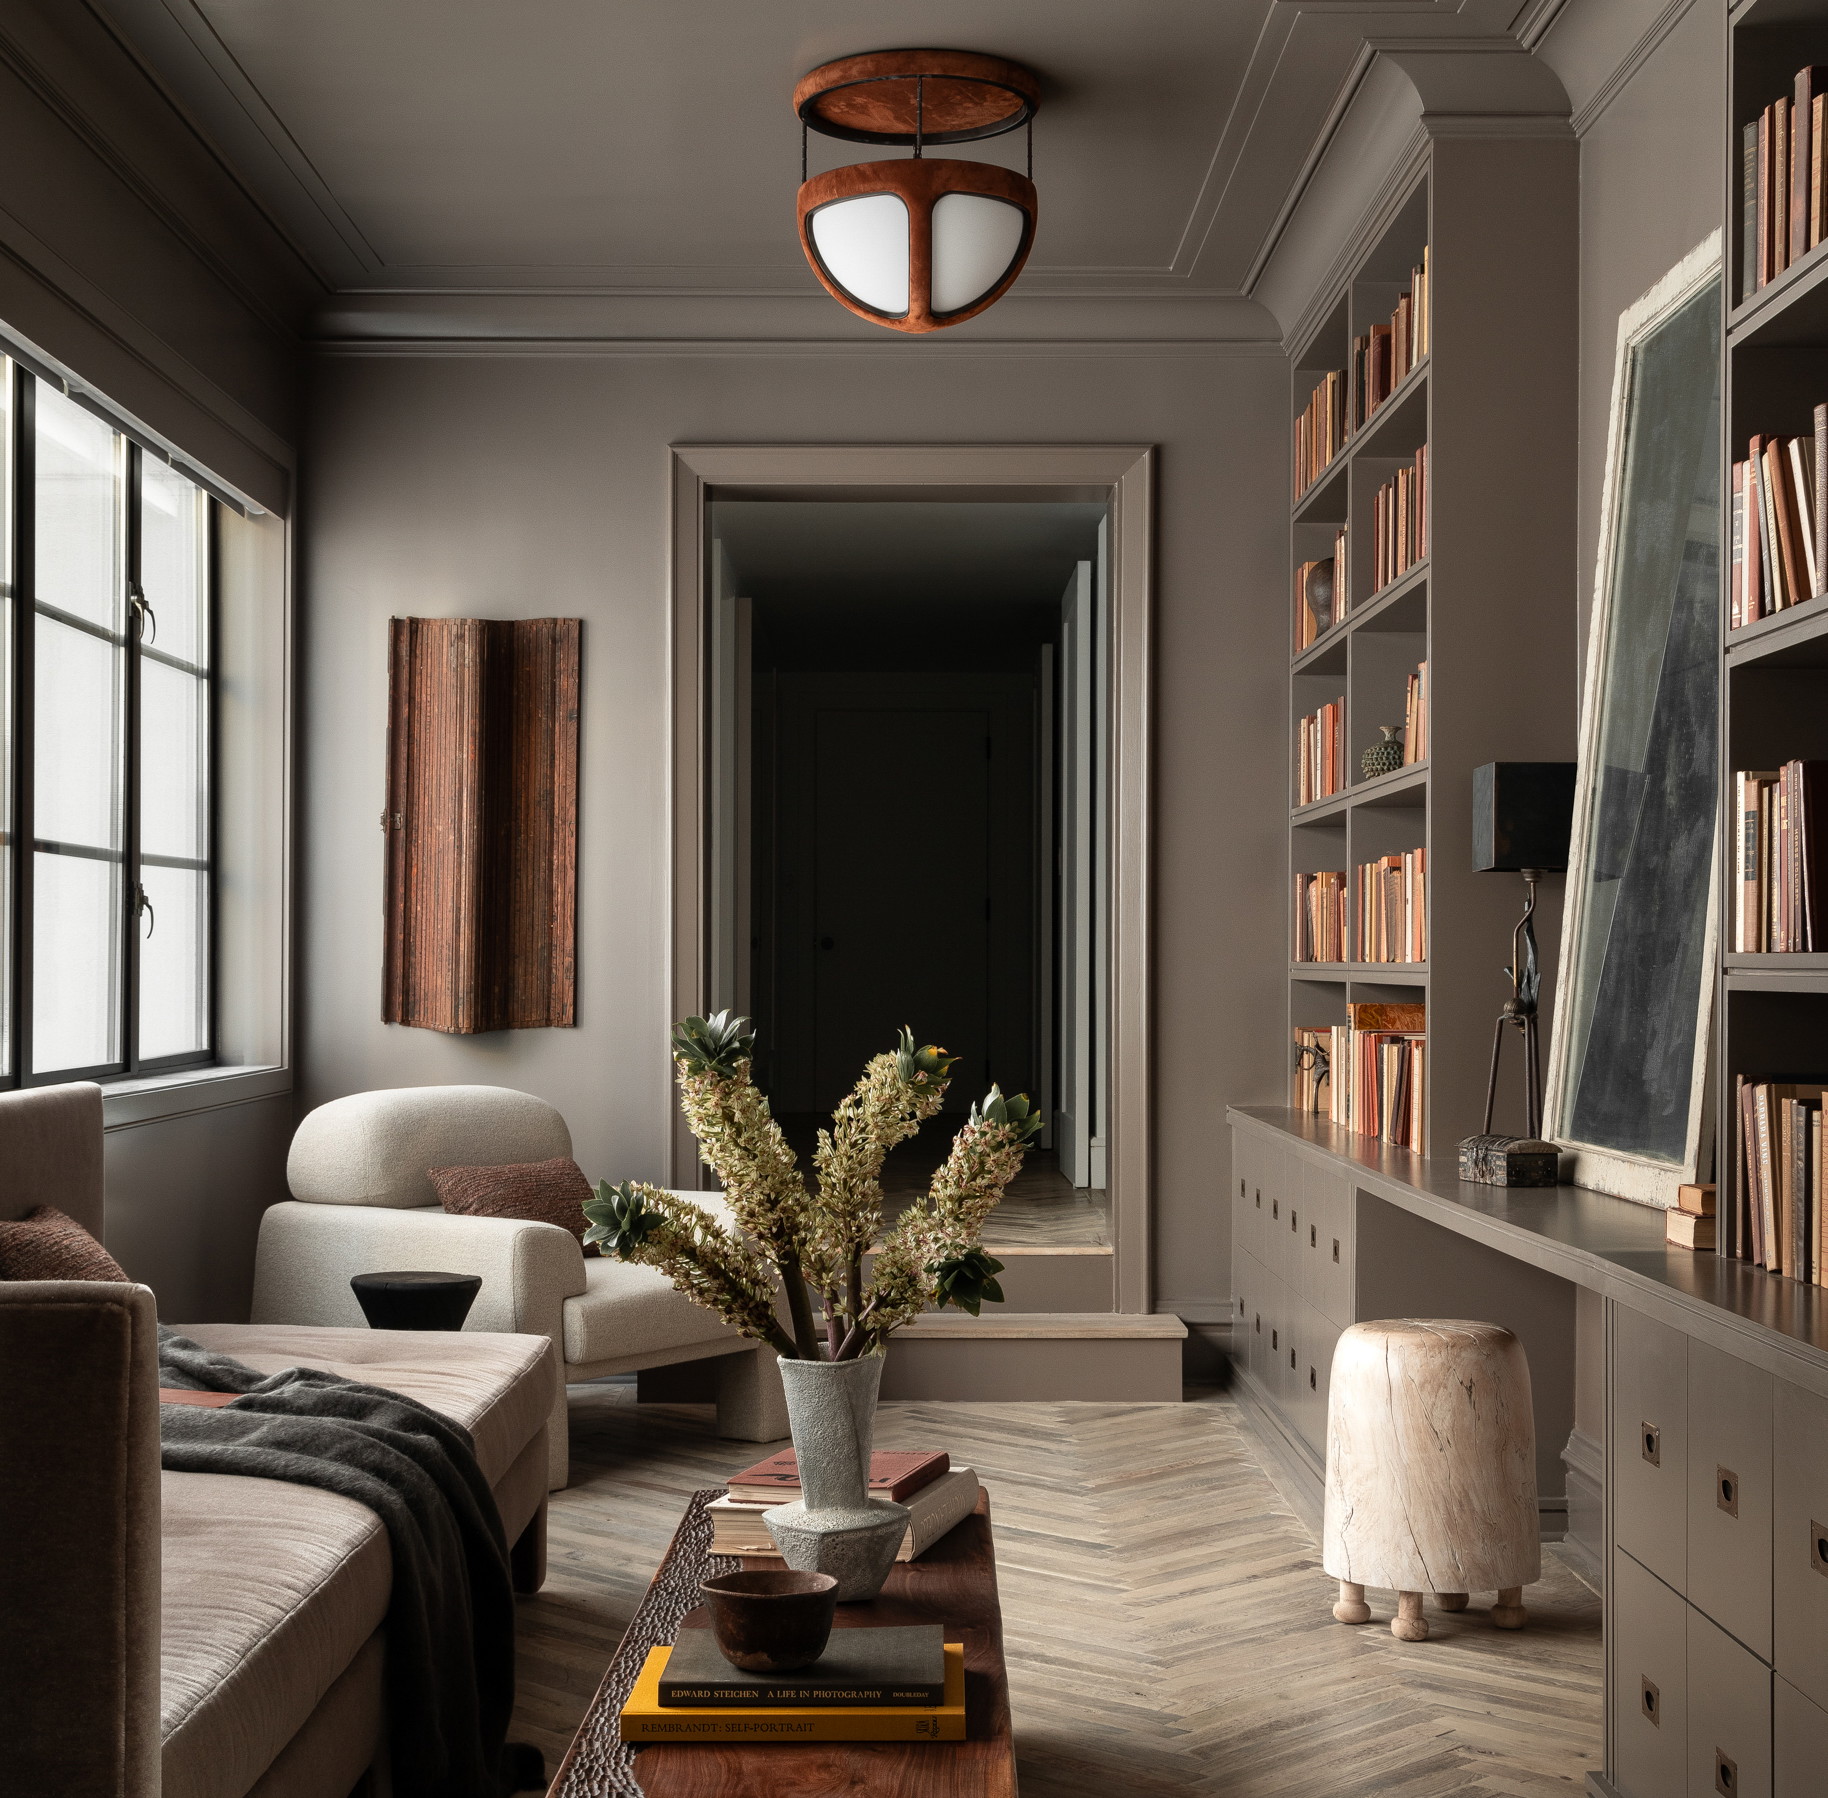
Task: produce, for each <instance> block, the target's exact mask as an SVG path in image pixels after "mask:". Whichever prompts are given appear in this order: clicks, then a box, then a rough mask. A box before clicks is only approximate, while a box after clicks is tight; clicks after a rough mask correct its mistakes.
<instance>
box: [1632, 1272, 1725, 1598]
mask: <svg viewBox="0 0 1828 1798" xmlns="http://www.w3.org/2000/svg"><path fill="white" fill-rule="evenodd" d="M1611 1388H1612V1478H1613V1484H1614V1487H1615V1498H1614V1502H1613V1516H1614V1519H1615V1523H1614V1528H1615V1531H1616V1536H1617V1541H1618V1545H1619V1547H1620V1548H1622V1549H1624V1550H1625V1551H1626V1553H1628V1554H1630V1555H1632V1556H1634V1557H1635V1558H1636V1559H1637V1560H1638V1561H1639V1562H1641V1563H1642V1564H1643V1565H1644V1566H1646V1567H1648V1568H1649V1569H1650V1571H1651V1572H1652V1573H1655V1574H1657V1575H1659V1576H1660V1577H1661V1578H1662V1579H1664V1580H1665V1581H1667V1582H1668V1583H1669V1584H1670V1585H1671V1586H1674V1587H1676V1588H1677V1589H1678V1590H1680V1589H1681V1588H1682V1586H1683V1583H1684V1581H1685V1580H1686V1579H1687V1577H1688V1491H1687V1479H1688V1338H1687V1337H1686V1336H1684V1335H1683V1334H1682V1333H1681V1332H1680V1331H1678V1330H1672V1329H1669V1328H1667V1327H1666V1326H1664V1325H1663V1324H1660V1323H1655V1322H1653V1321H1652V1320H1651V1319H1650V1318H1648V1317H1644V1316H1642V1315H1641V1314H1640V1313H1638V1312H1636V1311H1632V1310H1630V1309H1628V1308H1627V1307H1626V1306H1624V1305H1620V1304H1616V1303H1615V1304H1614V1305H1613V1306H1612V1380H1611ZM1709 1472H1710V1474H1711V1472H1712V1469H1711V1468H1710V1469H1709Z"/></svg>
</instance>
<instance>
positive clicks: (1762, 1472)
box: [1684, 1340, 1776, 1661]
mask: <svg viewBox="0 0 1828 1798" xmlns="http://www.w3.org/2000/svg"><path fill="white" fill-rule="evenodd" d="M1775 1383H1776V1382H1775V1381H1774V1380H1773V1379H1772V1378H1771V1376H1770V1375H1769V1374H1768V1373H1766V1372H1765V1371H1764V1370H1763V1369H1762V1368H1757V1367H1753V1366H1752V1365H1751V1364H1750V1363H1749V1362H1746V1361H1741V1360H1738V1359H1737V1358H1735V1357H1734V1356H1732V1355H1725V1354H1722V1353H1721V1352H1720V1351H1719V1350H1718V1349H1714V1348H1709V1347H1708V1346H1707V1344H1706V1343H1703V1342H1696V1341H1693V1340H1691V1341H1690V1342H1689V1345H1688V1582H1687V1585H1686V1586H1685V1587H1684V1592H1685V1594H1686V1596H1687V1598H1688V1601H1689V1603H1690V1604H1692V1605H1694V1606H1696V1607H1697V1608H1698V1609H1700V1610H1702V1611H1705V1612H1706V1613H1707V1615H1708V1616H1710V1617H1711V1618H1713V1620H1714V1621H1715V1622H1716V1623H1718V1624H1719V1625H1721V1627H1722V1628H1723V1629H1725V1630H1726V1631H1727V1632H1728V1633H1729V1634H1731V1635H1734V1636H1737V1637H1738V1638H1739V1640H1740V1641H1741V1642H1743V1643H1744V1644H1745V1645H1746V1647H1748V1648H1749V1649H1751V1650H1752V1652H1753V1653H1754V1654H1756V1655H1757V1656H1758V1657H1759V1658H1760V1659H1761V1660H1765V1661H1769V1660H1770V1658H1771V1399H1772V1392H1771V1389H1772V1387H1773V1386H1774V1385H1775Z"/></svg>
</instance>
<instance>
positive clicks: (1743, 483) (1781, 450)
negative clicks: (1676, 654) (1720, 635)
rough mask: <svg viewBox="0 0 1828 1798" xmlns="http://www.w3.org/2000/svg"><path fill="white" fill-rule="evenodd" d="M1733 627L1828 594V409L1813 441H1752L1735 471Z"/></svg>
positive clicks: (1818, 419)
mask: <svg viewBox="0 0 1828 1798" xmlns="http://www.w3.org/2000/svg"><path fill="white" fill-rule="evenodd" d="M1731 529H1732V545H1731V550H1730V553H1731V558H1732V559H1731V563H1730V570H1731V572H1730V576H1729V580H1728V585H1727V622H1728V625H1729V626H1730V628H1731V629H1733V630H1738V629H1740V628H1741V627H1742V626H1744V625H1748V624H1752V623H1754V622H1755V621H1756V620H1758V619H1760V618H1768V617H1770V616H1771V614H1772V613H1773V612H1781V611H1783V610H1784V608H1785V607H1786V606H1798V605H1801V604H1802V603H1803V601H1804V600H1806V599H1813V598H1815V597H1816V595H1817V594H1819V593H1821V592H1822V591H1823V590H1824V588H1828V406H1817V407H1816V409H1815V434H1814V436H1812V437H1754V438H1752V439H1751V440H1750V442H1749V443H1748V444H1747V446H1746V459H1745V460H1744V461H1743V462H1735V463H1734V464H1733V514H1732V526H1731Z"/></svg>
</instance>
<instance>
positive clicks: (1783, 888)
mask: <svg viewBox="0 0 1828 1798" xmlns="http://www.w3.org/2000/svg"><path fill="white" fill-rule="evenodd" d="M1733 817H1734V837H1735V841H1734V854H1733V860H1734V866H1735V871H1736V875H1737V878H1736V880H1735V882H1734V900H1733V947H1734V949H1735V951H1736V952H1737V953H1739V954H1742V955H1763V954H1776V955H1785V954H1804V953H1812V952H1819V951H1823V950H1828V762H1819V761H1794V762H1786V763H1785V764H1784V765H1783V767H1781V768H1777V769H1763V768H1758V769H1752V768H1748V769H1741V770H1739V771H1738V772H1736V773H1735V775H1734V776H1733Z"/></svg>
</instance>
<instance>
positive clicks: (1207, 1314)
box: [1155, 1298, 1233, 1326]
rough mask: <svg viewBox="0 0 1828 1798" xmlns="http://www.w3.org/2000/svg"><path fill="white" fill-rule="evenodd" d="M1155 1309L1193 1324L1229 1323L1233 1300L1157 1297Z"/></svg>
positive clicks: (1162, 1313) (1185, 1322)
mask: <svg viewBox="0 0 1828 1798" xmlns="http://www.w3.org/2000/svg"><path fill="white" fill-rule="evenodd" d="M1155 1309H1156V1311H1157V1313H1158V1314H1161V1315H1164V1316H1169V1317H1178V1318H1179V1319H1180V1320H1181V1322H1182V1323H1184V1324H1187V1325H1189V1326H1191V1325H1193V1324H1228V1323H1230V1322H1231V1314H1232V1309H1233V1307H1232V1301H1231V1300H1230V1299H1196V1298H1185V1299H1157V1300H1156V1301H1155Z"/></svg>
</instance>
